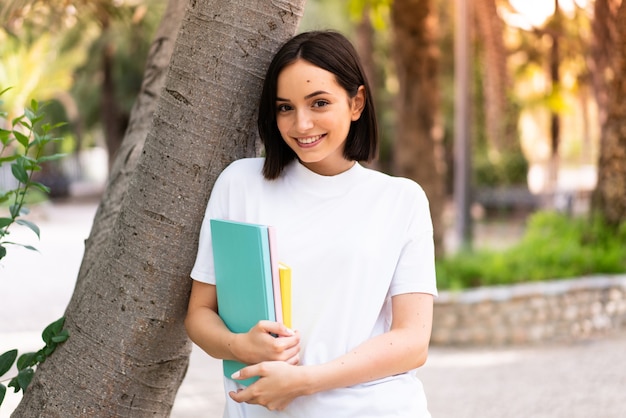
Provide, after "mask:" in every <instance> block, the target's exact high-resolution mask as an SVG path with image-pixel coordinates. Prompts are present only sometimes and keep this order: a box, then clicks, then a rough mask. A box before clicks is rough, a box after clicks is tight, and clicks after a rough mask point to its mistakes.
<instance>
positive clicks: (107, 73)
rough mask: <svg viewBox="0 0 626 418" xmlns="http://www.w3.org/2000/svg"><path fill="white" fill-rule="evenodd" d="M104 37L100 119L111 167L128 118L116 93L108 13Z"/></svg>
mask: <svg viewBox="0 0 626 418" xmlns="http://www.w3.org/2000/svg"><path fill="white" fill-rule="evenodd" d="M100 20H101V24H102V37H103V38H104V39H105V42H104V45H103V46H102V52H101V54H100V55H101V60H102V64H101V67H102V86H101V87H100V104H101V106H100V108H101V111H100V120H101V123H102V131H103V133H104V140H105V144H106V148H107V154H108V156H109V168H110V167H111V164H112V163H113V159H114V158H115V156H116V154H117V151H118V150H119V148H120V145H121V144H122V141H123V139H124V130H125V129H126V120H125V118H124V116H123V112H122V110H121V109H120V106H119V104H118V101H117V99H116V97H115V96H116V95H115V80H114V78H113V66H114V64H115V47H114V45H113V44H112V43H111V41H110V40H108V38H109V37H110V36H109V32H110V30H111V28H110V22H109V20H110V18H109V15H108V14H103V15H102V17H101V19H100Z"/></svg>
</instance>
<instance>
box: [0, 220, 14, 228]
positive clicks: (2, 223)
mask: <svg viewBox="0 0 626 418" xmlns="http://www.w3.org/2000/svg"><path fill="white" fill-rule="evenodd" d="M12 223H13V218H0V228H4V227H5V226H9V225H11V224H12Z"/></svg>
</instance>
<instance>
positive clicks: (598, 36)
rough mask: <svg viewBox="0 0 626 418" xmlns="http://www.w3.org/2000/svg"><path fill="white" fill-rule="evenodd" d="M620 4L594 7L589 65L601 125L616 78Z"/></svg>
mask: <svg viewBox="0 0 626 418" xmlns="http://www.w3.org/2000/svg"><path fill="white" fill-rule="evenodd" d="M619 3H620V0H595V3H594V6H593V15H594V16H593V21H592V23H591V29H592V32H593V38H592V42H591V53H590V54H589V58H590V59H589V60H588V65H589V73H590V78H591V80H590V81H591V85H592V86H593V90H594V93H595V96H596V103H597V104H598V116H599V119H600V123H601V125H603V124H604V123H605V122H606V113H607V106H608V89H609V85H610V82H611V80H612V79H613V77H614V74H612V69H613V65H612V59H613V55H614V49H613V48H614V47H615V42H616V38H617V27H616V26H615V15H616V14H617V9H618V7H619Z"/></svg>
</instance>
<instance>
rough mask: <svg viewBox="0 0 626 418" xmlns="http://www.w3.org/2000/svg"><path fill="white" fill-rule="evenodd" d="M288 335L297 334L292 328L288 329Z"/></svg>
mask: <svg viewBox="0 0 626 418" xmlns="http://www.w3.org/2000/svg"><path fill="white" fill-rule="evenodd" d="M287 334H289V335H294V334H295V332H294V330H292V329H291V328H287Z"/></svg>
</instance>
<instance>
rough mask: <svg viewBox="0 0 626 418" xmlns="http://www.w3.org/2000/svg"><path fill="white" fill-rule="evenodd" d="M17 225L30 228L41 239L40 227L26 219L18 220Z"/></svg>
mask: <svg viewBox="0 0 626 418" xmlns="http://www.w3.org/2000/svg"><path fill="white" fill-rule="evenodd" d="M15 223H16V224H18V225H23V226H25V227H27V228H29V229H30V230H31V231H33V232H34V233H35V235H37V238H41V237H40V236H39V233H40V231H39V227H38V226H37V225H35V224H34V223H32V222H31V221H27V220H26V219H18V220H16V221H15Z"/></svg>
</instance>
